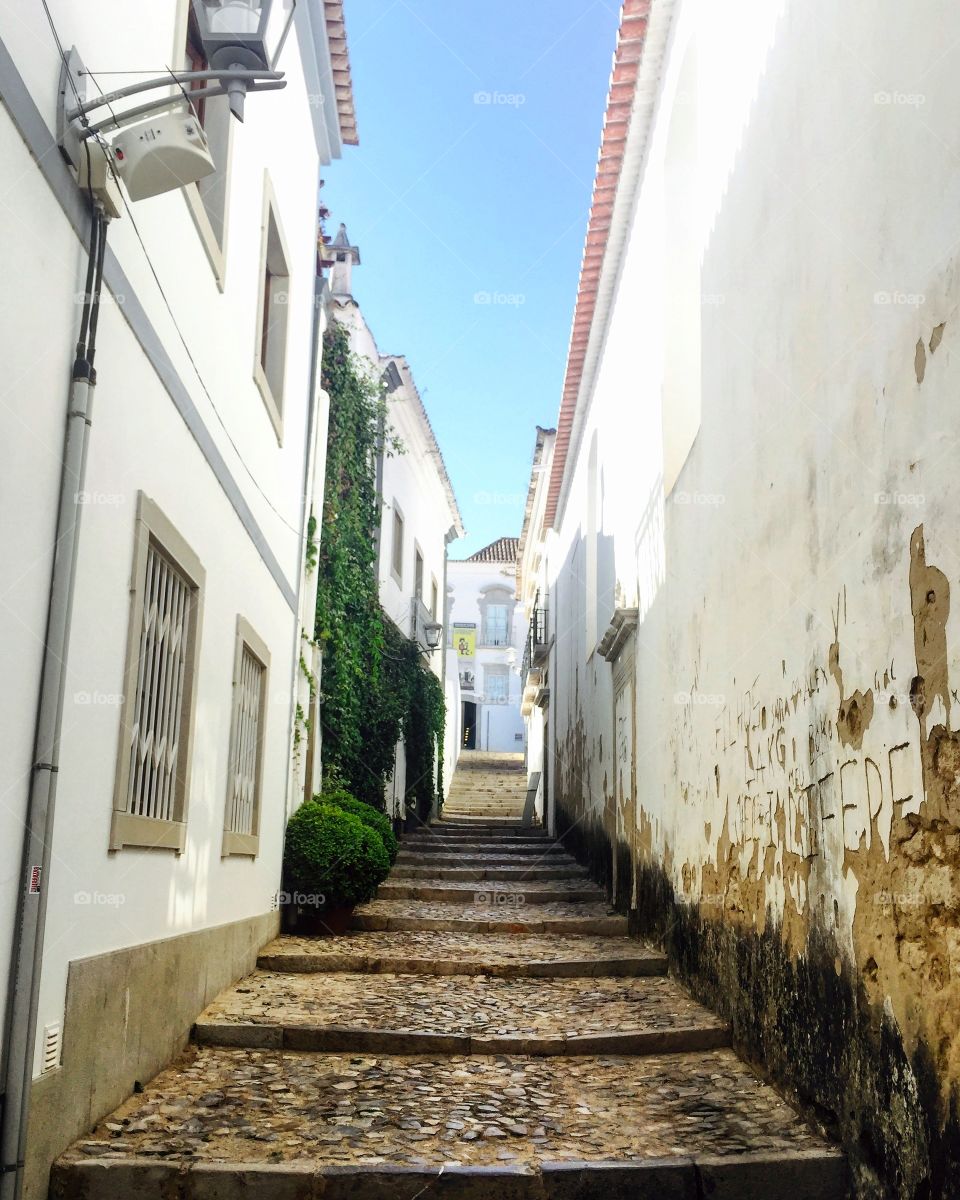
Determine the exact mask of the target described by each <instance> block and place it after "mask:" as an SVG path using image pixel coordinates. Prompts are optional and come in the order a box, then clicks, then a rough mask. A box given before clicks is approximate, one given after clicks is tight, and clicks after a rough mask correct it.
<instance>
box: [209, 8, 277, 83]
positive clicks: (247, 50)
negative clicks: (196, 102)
mask: <svg viewBox="0 0 960 1200" xmlns="http://www.w3.org/2000/svg"><path fill="white" fill-rule="evenodd" d="M192 2H193V13H194V17H195V18H196V22H197V29H198V31H199V33H200V38H201V41H202V42H203V48H204V52H205V54H206V57H207V60H208V61H209V62H210V63H211V64H215V65H216V66H217V67H218V68H223V67H226V66H229V65H232V64H231V63H229V62H228V60H229V58H230V52H231V51H234V52H237V51H242V52H243V53H242V54H238V55H237V58H236V62H237V63H238V64H239V65H241V66H246V65H248V63H250V62H251V56H252V58H253V59H257V60H258V61H259V63H260V65H261V66H262V67H264V68H268V69H270V70H273V69H274V67H275V65H276V62H277V59H278V58H279V56H280V51H281V50H282V49H283V43H284V41H285V40H286V37H287V34H288V33H289V31H290V26H291V24H292V22H293V14H294V10H295V8H296V0H192Z"/></svg>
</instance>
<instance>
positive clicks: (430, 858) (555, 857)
mask: <svg viewBox="0 0 960 1200" xmlns="http://www.w3.org/2000/svg"><path fill="white" fill-rule="evenodd" d="M397 863H398V864H399V865H401V866H411V867H430V866H432V867H436V868H437V869H438V870H439V869H441V868H445V867H475V868H478V869H479V868H484V867H510V868H512V869H514V870H517V871H531V870H534V869H536V868H538V867H544V868H547V867H564V868H573V867H577V866H579V864H578V863H577V860H576V859H575V858H571V857H570V855H569V854H565V853H563V852H562V851H561V852H559V853H556V854H554V853H551V854H545V855H544V856H543V857H542V858H540V857H537V856H534V857H533V858H526V857H520V858H518V857H516V856H514V855H512V854H507V853H503V854H493V853H491V854H477V853H471V854H448V853H446V852H442V853H441V852H436V851H428V852H426V853H425V854H420V853H414V852H413V851H408V850H401V851H400V853H399V854H398V855H397Z"/></svg>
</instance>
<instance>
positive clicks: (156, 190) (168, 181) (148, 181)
mask: <svg viewBox="0 0 960 1200" xmlns="http://www.w3.org/2000/svg"><path fill="white" fill-rule="evenodd" d="M113 156H114V160H115V162H116V165H117V172H118V174H119V175H120V178H121V179H122V180H123V183H124V186H125V187H126V189H127V192H128V193H129V195H130V199H131V200H145V199H146V198H147V197H149V196H159V195H160V194H161V193H162V192H169V191H173V190H174V189H175V188H181V187H185V186H186V184H188V183H196V182H197V180H198V179H203V178H204V177H205V176H207V175H211V174H212V173H213V172H214V171H215V170H216V164H215V163H214V161H213V158H212V157H211V155H210V150H209V148H208V146H207V137H206V134H205V133H204V132H203V127H202V126H201V124H200V122H199V121H198V120H197V118H196V117H195V116H194V115H193V113H192V112H168V113H160V114H158V115H157V116H154V117H149V118H148V119H147V120H146V121H141V122H139V124H137V125H130V126H129V127H127V128H126V129H123V130H121V131H120V133H118V134H117V136H116V137H115V138H114V140H113Z"/></svg>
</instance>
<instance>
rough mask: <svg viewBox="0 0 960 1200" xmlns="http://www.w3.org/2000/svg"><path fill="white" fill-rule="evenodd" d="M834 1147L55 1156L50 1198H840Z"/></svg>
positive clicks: (840, 1171) (841, 1171)
mask: <svg viewBox="0 0 960 1200" xmlns="http://www.w3.org/2000/svg"><path fill="white" fill-rule="evenodd" d="M848 1178H849V1177H848V1171H847V1164H846V1160H845V1159H844V1157H843V1155H842V1154H841V1153H840V1152H839V1151H838V1150H835V1149H833V1148H824V1149H823V1150H806V1151H784V1152H783V1153H781V1154H777V1155H772V1154H771V1155H763V1154H744V1155H731V1156H730V1157H728V1158H722V1159H717V1158H707V1157H704V1158H699V1159H698V1158H690V1157H686V1156H678V1157H676V1158H654V1159H647V1160H643V1161H639V1162H632V1163H622V1162H606V1161H595V1162H586V1161H571V1162H543V1163H540V1164H529V1165H521V1164H504V1165H496V1166H472V1167H471V1166H459V1165H457V1166H444V1167H442V1168H441V1167H437V1168H436V1169H432V1170H431V1169H428V1168H423V1167H390V1166H384V1167H379V1166H368V1167H364V1166H345V1167H335V1166H321V1165H319V1164H317V1163H315V1162H313V1161H294V1162H288V1163H276V1164H272V1163H269V1164H268V1163H193V1164H190V1165H187V1164H183V1165H181V1164H179V1163H173V1162H171V1163H158V1162H156V1161H155V1160H153V1159H147V1158H139V1159H138V1158H127V1159H112V1158H102V1159H96V1158H89V1159H85V1160H79V1161H73V1160H70V1161H66V1162H64V1161H62V1160H61V1161H60V1162H58V1163H56V1164H55V1165H54V1168H53V1175H52V1178H51V1190H50V1196H51V1200H77V1198H78V1197H83V1200H131V1198H132V1197H136V1200H240V1198H241V1197H242V1198H243V1200H412V1197H414V1196H417V1197H430V1198H431V1200H432V1198H433V1197H443V1196H445V1197H451V1198H453V1197H456V1198H457V1200H843V1198H844V1197H845V1196H846V1195H847V1189H848Z"/></svg>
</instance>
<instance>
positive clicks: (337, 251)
mask: <svg viewBox="0 0 960 1200" xmlns="http://www.w3.org/2000/svg"><path fill="white" fill-rule="evenodd" d="M325 252H326V253H327V254H328V255H330V256H331V259H332V261H333V264H334V265H333V267H332V270H331V276H330V293H331V300H332V305H333V310H332V311H333V318H334V320H336V321H337V322H339V323H340V324H342V325H343V326H345V327H346V328H347V329H348V330H349V333H350V345H351V348H352V350H353V351H354V353H355V354H358V355H359V356H360V357H361V358H362V359H364V360H365V361H366V362H367V363H368V364H369V369H370V371H371V373H372V374H373V375H374V376H375V377H377V378H378V379H379V380H380V383H381V386H382V388H383V391H384V395H385V397H386V424H387V427H388V431H389V436H388V437H387V439H386V442H387V444H386V446H385V447H384V448H383V449H382V451H381V453H380V455H379V457H378V460H377V493H378V495H379V497H380V501H381V505H382V507H381V518H380V532H379V543H378V547H377V551H378V553H377V570H378V574H379V587H380V603H381V605H382V606H383V610H384V612H385V613H386V615H387V616H388V617H389V618H390V620H391V621H393V623H394V624H395V625H396V626H397V628H398V629H399V630H400V632H401V633H402V634H404V636H405V637H408V638H410V639H411V641H413V642H415V643H416V644H417V645H418V646H419V648H420V650H421V652H422V654H423V661H424V662H425V663H426V664H427V665H428V666H429V668H430V670H432V671H433V672H434V674H435V675H436V676H437V678H438V679H439V680H440V681H441V683H442V684H443V685H444V691H445V696H446V703H447V713H448V718H447V723H446V732H445V746H444V775H445V778H444V795H446V788H447V787H448V786H449V782H450V778H451V776H452V774H453V771H454V768H455V766H456V760H457V753H458V745H459V743H458V735H459V731H458V725H457V716H458V713H459V708H460V703H459V695H458V694H457V692H456V689H455V687H454V688H451V685H450V683H449V681H448V680H447V671H446V657H447V650H446V645H445V640H444V638H443V636H442V633H440V631H437V633H436V634H434V635H433V637H439V642H438V644H436V646H435V648H434V649H431V644H430V643H431V640H432V638H431V635H430V626H431V625H440V626H443V625H444V622H445V619H446V617H445V612H444V600H445V597H446V590H447V559H448V547H449V546H450V544H451V543H452V542H454V541H455V540H456V539H457V538H461V537H463V535H464V529H463V521H462V519H461V516H460V509H459V507H458V506H457V499H456V496H455V495H454V492H453V485H452V484H451V482H450V477H449V475H448V474H447V468H446V465H445V464H444V461H443V455H442V454H441V452H440V447H439V446H438V445H437V439H436V437H435V436H434V432H433V428H432V427H431V425H430V418H429V416H428V415H427V410H426V408H425V407H424V405H423V401H422V400H421V398H420V393H419V391H418V390H417V385H416V383H415V382H414V378H413V374H412V372H411V370H410V366H409V364H408V363H407V360H406V359H405V358H404V357H403V356H402V355H390V354H381V353H380V351H379V349H378V348H377V343H376V339H375V337H374V335H373V332H372V330H371V329H370V327H369V326H368V325H367V323H366V321H365V320H364V317H363V313H362V311H361V309H360V305H359V304H358V303H357V301H356V299H355V298H354V296H353V268H354V267H355V266H357V265H359V263H360V252H359V249H358V248H357V247H356V246H351V245H350V239H349V236H348V234H347V231H346V228H345V227H344V226H343V225H341V226H340V230H339V232H338V234H337V236H336V237H335V238H334V239H333V241H332V243H331V244H330V245H329V246H327V247H326V251H325ZM394 439H395V441H396V443H397V444H398V450H396V451H392V450H391V449H390V444H389V443H390V442H391V441H393V440H394ZM408 782H409V781H408V780H407V772H406V758H405V754H404V748H403V743H402V742H400V743H398V745H397V748H396V760H395V767H394V771H393V776H392V778H391V780H390V781H389V782H388V784H387V811H388V812H389V813H390V815H391V816H392V817H394V818H396V819H402V818H403V817H404V816H405V815H406V814H405V805H404V798H405V796H406V793H407V785H408Z"/></svg>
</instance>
